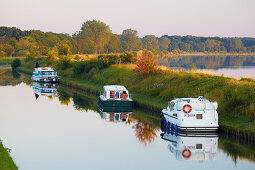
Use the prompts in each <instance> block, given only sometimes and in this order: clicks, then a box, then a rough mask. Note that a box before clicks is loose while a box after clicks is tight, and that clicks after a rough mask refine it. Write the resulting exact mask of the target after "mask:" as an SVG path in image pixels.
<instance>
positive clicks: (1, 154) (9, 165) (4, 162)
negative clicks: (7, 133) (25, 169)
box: [0, 141, 18, 170]
mask: <svg viewBox="0 0 255 170" xmlns="http://www.w3.org/2000/svg"><path fill="white" fill-rule="evenodd" d="M0 169H2V170H16V169H18V167H17V166H16V165H15V163H14V162H13V160H12V158H11V156H10V154H9V152H8V149H7V148H5V147H4V146H3V144H2V142H1V141H0Z"/></svg>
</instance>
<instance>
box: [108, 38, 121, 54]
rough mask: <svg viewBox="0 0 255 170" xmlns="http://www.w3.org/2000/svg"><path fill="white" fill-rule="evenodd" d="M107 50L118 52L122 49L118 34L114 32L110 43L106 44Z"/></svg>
mask: <svg viewBox="0 0 255 170" xmlns="http://www.w3.org/2000/svg"><path fill="white" fill-rule="evenodd" d="M106 47H107V50H108V51H107V52H108V53H109V52H110V53H117V52H119V50H120V38H119V37H118V36H117V35H114V34H112V35H111V38H110V41H109V43H108V44H107V45H106Z"/></svg>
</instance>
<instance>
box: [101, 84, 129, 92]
mask: <svg viewBox="0 0 255 170" xmlns="http://www.w3.org/2000/svg"><path fill="white" fill-rule="evenodd" d="M111 90H112V91H126V90H127V89H126V87H124V86H122V85H106V86H104V91H111Z"/></svg>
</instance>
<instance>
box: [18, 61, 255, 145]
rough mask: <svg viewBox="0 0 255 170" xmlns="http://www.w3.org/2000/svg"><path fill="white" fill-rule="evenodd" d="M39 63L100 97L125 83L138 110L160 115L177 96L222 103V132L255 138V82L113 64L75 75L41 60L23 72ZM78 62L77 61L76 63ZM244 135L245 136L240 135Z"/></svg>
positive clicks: (71, 84)
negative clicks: (145, 72)
mask: <svg viewBox="0 0 255 170" xmlns="http://www.w3.org/2000/svg"><path fill="white" fill-rule="evenodd" d="M36 61H38V62H39V63H40V64H41V65H48V66H49V65H50V66H52V67H54V68H55V69H56V70H57V71H58V73H59V75H60V76H61V77H62V78H61V82H60V83H61V84H64V85H66V86H69V87H72V88H75V89H79V90H81V91H87V92H90V93H94V94H96V95H98V93H99V92H100V91H101V90H102V88H103V86H104V85H105V84H123V85H125V86H126V87H127V88H128V89H129V91H130V92H131V97H132V98H133V99H134V101H135V102H136V107H141V108H144V109H147V110H149V111H153V112H154V113H155V114H158V115H160V112H161V110H162V109H163V108H165V107H166V106H167V102H168V101H169V100H171V99H173V98H175V97H187V96H188V97H198V96H200V95H203V96H204V97H205V98H207V99H209V100H210V101H217V102H218V103H219V109H218V110H219V124H220V126H221V129H222V130H224V129H231V130H233V131H234V132H236V134H237V135H238V134H240V135H241V134H242V133H245V134H247V135H248V136H249V137H248V138H249V139H251V140H254V136H255V121H254V119H255V93H254V92H255V81H254V80H251V79H245V78H244V79H241V80H236V79H232V78H227V77H222V76H213V75H210V74H202V73H189V72H185V71H173V70H161V71H158V72H157V73H155V74H152V75H148V76H143V75H140V74H138V73H137V72H136V71H135V68H136V67H135V65H131V64H125V65H124V64H122V65H112V66H110V67H107V68H103V69H98V68H92V69H91V70H90V71H89V72H88V73H83V74H80V75H75V74H74V72H73V69H74V68H73V67H74V65H75V63H70V66H69V67H68V68H66V69H60V68H58V67H57V62H52V63H46V61H45V59H44V58H41V59H40V58H39V59H36V60H33V61H30V62H28V63H23V67H21V68H19V70H20V71H23V72H27V73H30V74H31V73H32V69H33V68H32V67H33V66H34V65H35V62H36ZM76 63H77V62H76ZM241 132H242V133H241Z"/></svg>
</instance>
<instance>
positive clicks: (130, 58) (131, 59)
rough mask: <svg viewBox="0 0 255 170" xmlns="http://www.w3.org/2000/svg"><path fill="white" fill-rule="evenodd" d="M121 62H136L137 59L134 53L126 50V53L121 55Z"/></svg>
mask: <svg viewBox="0 0 255 170" xmlns="http://www.w3.org/2000/svg"><path fill="white" fill-rule="evenodd" d="M120 59H121V63H123V64H125V63H135V62H136V61H137V60H136V58H135V56H134V55H133V54H132V53H129V52H125V53H124V54H122V55H120Z"/></svg>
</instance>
